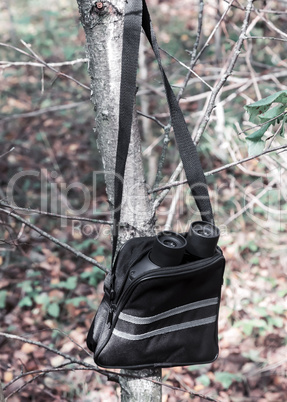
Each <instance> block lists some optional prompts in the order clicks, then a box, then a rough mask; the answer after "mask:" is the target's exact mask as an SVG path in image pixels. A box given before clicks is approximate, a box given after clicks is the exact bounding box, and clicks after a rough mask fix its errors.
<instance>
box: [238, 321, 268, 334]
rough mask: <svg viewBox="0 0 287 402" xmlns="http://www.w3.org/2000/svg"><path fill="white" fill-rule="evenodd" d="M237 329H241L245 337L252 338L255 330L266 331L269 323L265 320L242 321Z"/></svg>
mask: <svg viewBox="0 0 287 402" xmlns="http://www.w3.org/2000/svg"><path fill="white" fill-rule="evenodd" d="M234 326H235V327H236V328H241V329H242V331H243V332H244V333H245V335H247V336H250V335H251V334H252V331H253V328H260V329H266V328H267V322H266V321H265V320H262V319H259V318H255V319H254V320H241V321H238V322H237V323H236V324H235V325H234Z"/></svg>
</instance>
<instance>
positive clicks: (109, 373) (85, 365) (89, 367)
mask: <svg viewBox="0 0 287 402" xmlns="http://www.w3.org/2000/svg"><path fill="white" fill-rule="evenodd" d="M0 336H4V337H5V338H8V339H14V340H18V341H20V342H24V343H29V344H31V345H35V346H38V347H42V348H44V349H46V350H48V351H49V352H52V353H55V354H57V355H59V356H62V357H64V358H65V359H66V360H68V361H69V362H70V364H78V365H79V366H83V369H84V370H92V371H96V372H98V373H100V374H103V375H105V376H107V377H108V378H109V377H111V376H122V377H130V378H135V379H137V378H139V377H138V376H136V375H132V374H126V373H115V372H113V371H109V370H104V369H100V368H98V367H97V366H94V365H91V364H88V363H86V362H85V361H83V360H78V359H75V358H74V357H72V356H70V355H67V354H66V353H63V352H60V351H58V350H56V349H54V348H52V347H50V346H47V345H45V344H43V343H41V342H37V341H32V340H30V339H28V338H24V337H22V336H18V335H14V334H8V333H6V332H0ZM72 369H73V368H71V370H72ZM77 370H79V368H77ZM41 371H42V372H43V371H44V372H45V374H46V370H45V369H44V370H41ZM51 371H55V368H52V369H51ZM57 371H60V370H57ZM23 374H24V375H22V376H25V375H28V374H31V372H29V373H23ZM19 378H21V375H20V376H19ZM142 379H143V380H146V381H150V382H153V383H155V384H158V385H162V386H165V387H167V388H169V389H173V390H177V391H181V392H188V391H187V390H186V389H183V388H178V387H173V386H172V385H169V384H164V383H162V382H160V381H155V380H151V379H149V378H142ZM9 385H10V383H9V384H7V385H6V386H4V389H6V388H7V387H8V386H9ZM189 394H190V395H191V396H198V397H200V398H203V399H206V400H207V401H212V402H216V400H215V399H213V398H211V397H209V396H205V395H202V394H198V393H193V392H189Z"/></svg>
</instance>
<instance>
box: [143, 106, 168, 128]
mask: <svg viewBox="0 0 287 402" xmlns="http://www.w3.org/2000/svg"><path fill="white" fill-rule="evenodd" d="M137 114H138V115H140V116H143V117H146V118H148V119H150V120H153V121H155V122H156V123H157V124H158V125H159V126H160V127H161V128H165V125H164V124H163V123H162V122H161V121H159V120H158V119H157V118H156V117H154V116H150V115H149V114H145V113H143V112H141V111H140V110H137Z"/></svg>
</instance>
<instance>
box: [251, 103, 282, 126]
mask: <svg viewBox="0 0 287 402" xmlns="http://www.w3.org/2000/svg"><path fill="white" fill-rule="evenodd" d="M285 109H286V105H276V106H274V107H273V108H272V109H269V110H267V112H265V113H263V114H260V115H259V116H258V117H259V119H260V120H261V121H262V123H265V122H266V121H268V120H271V119H274V121H273V122H270V123H272V124H275V123H276V117H277V116H279V115H280V114H281V113H283V112H284V110H285ZM283 117H284V115H282V116H280V117H279V118H278V119H279V121H280V120H282V119H283Z"/></svg>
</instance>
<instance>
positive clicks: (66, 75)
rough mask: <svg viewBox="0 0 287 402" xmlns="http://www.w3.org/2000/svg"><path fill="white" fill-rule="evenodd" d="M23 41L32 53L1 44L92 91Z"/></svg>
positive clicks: (0, 44)
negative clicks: (45, 59)
mask: <svg viewBox="0 0 287 402" xmlns="http://www.w3.org/2000/svg"><path fill="white" fill-rule="evenodd" d="M21 43H22V44H23V45H24V46H25V47H26V48H27V49H28V50H29V52H31V53H27V52H25V51H24V50H22V49H19V48H17V47H15V46H12V45H8V44H6V43H1V42H0V46H4V47H8V48H10V49H14V50H16V51H17V52H19V53H21V54H24V55H25V56H27V57H29V58H32V59H34V60H37V61H38V62H39V63H41V64H42V65H43V66H45V67H47V68H48V69H50V70H52V71H53V72H54V73H56V74H57V76H62V77H65V78H68V79H69V80H71V81H74V82H75V83H76V84H78V85H80V86H81V87H82V88H85V89H87V90H89V91H90V87H88V86H87V85H85V84H82V83H81V82H80V81H78V80H76V79H75V78H73V77H71V76H70V75H68V74H64V73H62V72H61V71H59V70H57V69H56V68H55V67H53V66H51V65H49V63H46V62H45V61H44V60H43V59H41V57H40V56H38V55H37V54H36V53H35V52H34V50H32V48H31V46H29V45H28V44H27V43H26V42H25V41H23V40H21Z"/></svg>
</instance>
